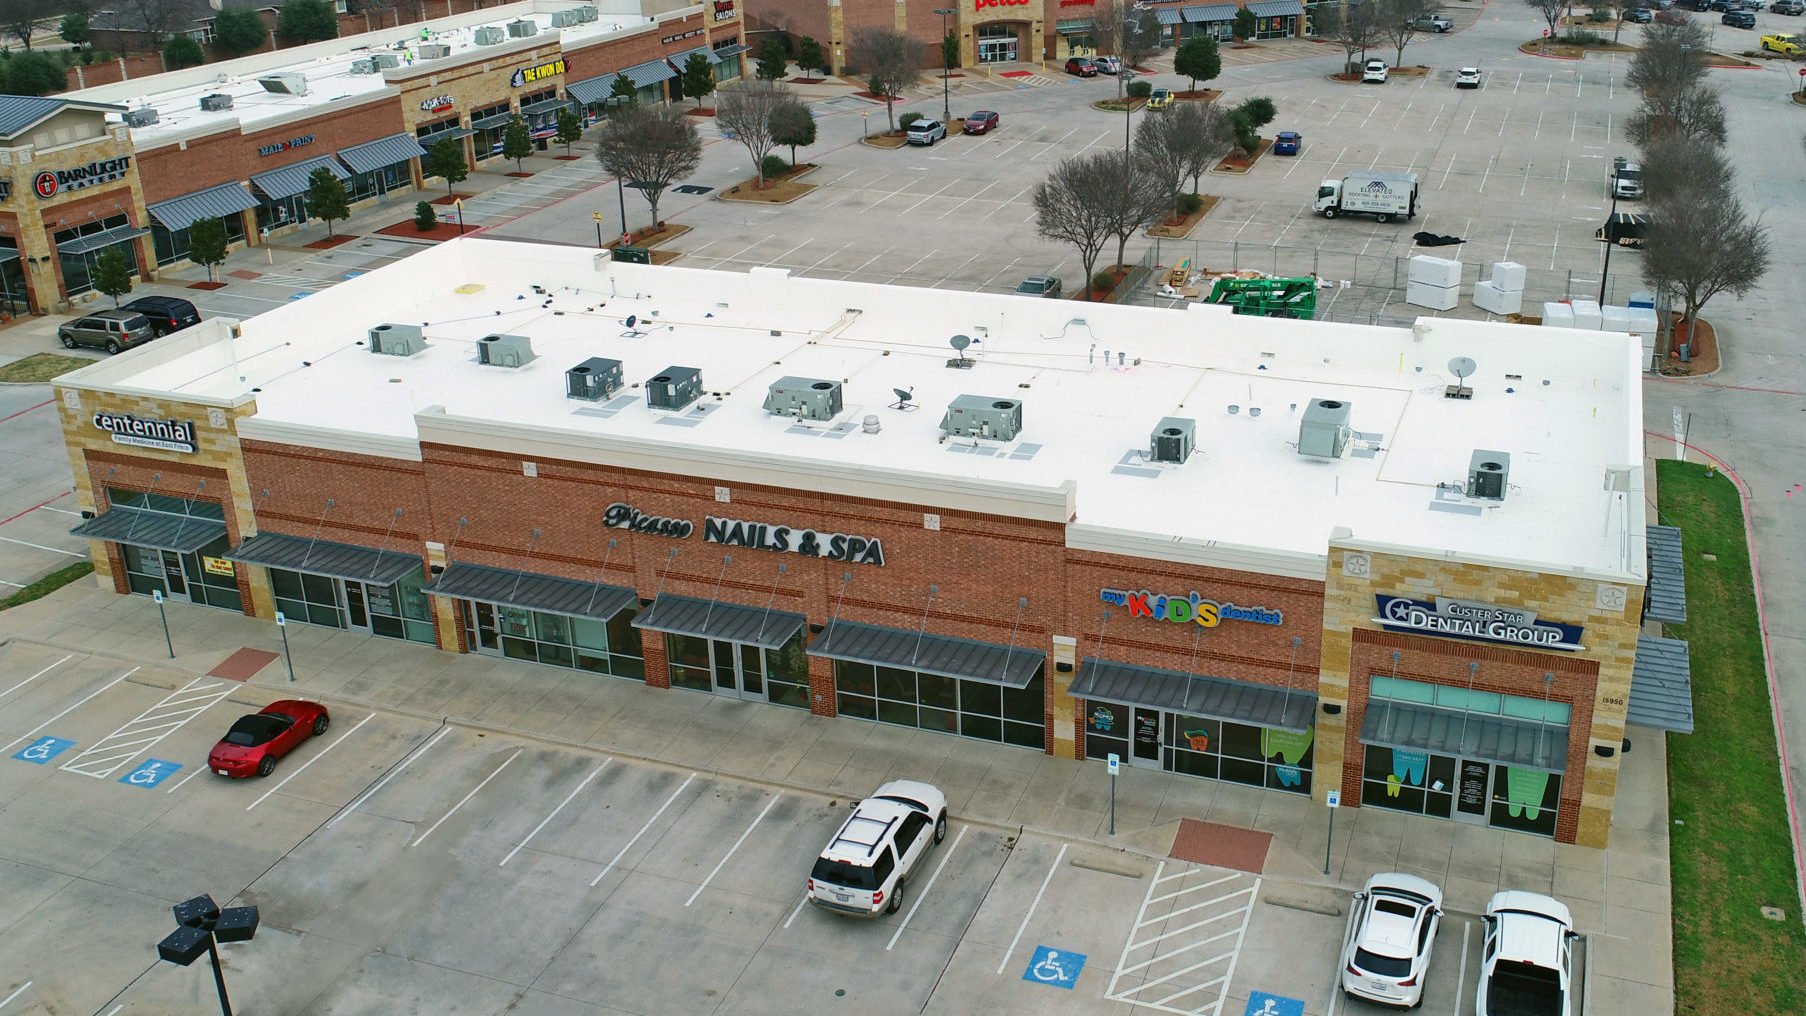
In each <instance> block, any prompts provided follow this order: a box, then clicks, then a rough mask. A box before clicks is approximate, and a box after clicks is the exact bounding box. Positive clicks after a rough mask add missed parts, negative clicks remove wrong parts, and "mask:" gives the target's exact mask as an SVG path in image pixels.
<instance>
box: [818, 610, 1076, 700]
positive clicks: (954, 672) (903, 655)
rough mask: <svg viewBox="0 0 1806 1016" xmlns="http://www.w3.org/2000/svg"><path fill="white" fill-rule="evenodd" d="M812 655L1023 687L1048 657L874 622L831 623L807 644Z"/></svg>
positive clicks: (1016, 647) (1020, 649) (1027, 651)
mask: <svg viewBox="0 0 1806 1016" xmlns="http://www.w3.org/2000/svg"><path fill="white" fill-rule="evenodd" d="M809 655H810V656H825V657H827V658H828V659H831V660H851V661H852V662H854V663H870V664H875V665H877V666H880V667H897V668H899V669H902V670H917V671H921V672H922V673H924V674H939V675H940V676H942V677H957V678H963V679H966V680H970V681H984V682H986V683H987V684H1000V685H1003V686H1004V687H1006V688H1025V687H1027V686H1028V683H1029V682H1030V681H1032V680H1034V679H1035V675H1036V674H1037V673H1039V672H1040V670H1041V667H1042V665H1043V664H1045V663H1046V662H1047V654H1046V653H1044V652H1042V651H1040V650H1038V649H1029V648H1027V647H1025V646H1004V645H998V644H997V643H995V642H979V641H978V640H976V639H959V638H950V637H948V636H945V635H929V634H927V633H925V632H913V631H904V630H903V629H901V628H880V627H879V626H877V625H875V624H856V623H854V622H852V621H835V622H834V623H832V624H830V625H828V630H827V631H825V632H823V633H822V634H821V637H820V638H817V639H816V640H815V642H814V643H813V644H812V645H810V646H809Z"/></svg>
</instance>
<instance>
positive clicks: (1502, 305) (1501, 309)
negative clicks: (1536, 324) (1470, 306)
mask: <svg viewBox="0 0 1806 1016" xmlns="http://www.w3.org/2000/svg"><path fill="white" fill-rule="evenodd" d="M1474 306H1476V307H1478V308H1480V309H1481V310H1484V311H1491V312H1492V313H1494V314H1516V313H1518V312H1519V311H1520V310H1522V309H1523V308H1524V292H1523V290H1519V289H1509V290H1508V289H1500V288H1499V284H1498V282H1497V281H1496V280H1495V281H1492V282H1476V283H1474Z"/></svg>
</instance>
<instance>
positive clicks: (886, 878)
mask: <svg viewBox="0 0 1806 1016" xmlns="http://www.w3.org/2000/svg"><path fill="white" fill-rule="evenodd" d="M946 838H947V796H946V795H945V794H943V793H941V792H940V790H938V789H936V788H935V787H933V786H931V785H930V784H927V783H918V782H916V781H914V780H892V781H891V782H889V783H886V784H885V785H883V786H881V787H879V788H878V792H877V793H875V794H873V795H872V796H871V797H868V798H866V799H865V800H863V801H855V802H853V814H852V815H851V816H850V817H848V819H847V820H846V823H845V824H844V825H842V826H841V827H840V830H839V831H838V832H836V833H835V834H834V838H833V839H831V840H829V841H828V845H827V847H826V848H824V849H823V850H822V852H821V856H820V857H818V858H816V860H815V867H814V868H813V869H812V870H811V871H810V872H809V902H810V903H813V904H814V905H816V906H818V907H821V908H822V909H824V910H832V911H835V912H836V913H841V914H850V915H852V916H854V917H876V916H878V915H879V914H890V913H895V912H896V910H897V908H898V907H899V906H901V905H902V904H903V886H904V883H906V882H908V881H909V880H910V879H911V878H912V877H914V876H915V873H916V870H917V869H918V868H920V867H921V866H922V859H923V858H925V857H927V856H928V848H929V847H931V846H933V845H934V844H936V843H939V842H941V841H942V840H944V839H946Z"/></svg>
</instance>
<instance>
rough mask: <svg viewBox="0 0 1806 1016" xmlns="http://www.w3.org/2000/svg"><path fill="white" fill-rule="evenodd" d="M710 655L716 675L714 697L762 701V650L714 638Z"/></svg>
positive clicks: (763, 671)
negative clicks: (725, 696)
mask: <svg viewBox="0 0 1806 1016" xmlns="http://www.w3.org/2000/svg"><path fill="white" fill-rule="evenodd" d="M709 656H710V659H711V664H712V666H713V669H714V672H715V694H717V695H729V696H732V697H734V698H743V699H755V700H757V701H760V702H763V701H765V651H764V650H762V649H760V648H759V647H758V646H753V645H743V644H741V643H737V642H728V641H726V640H724V639H714V640H712V641H710V642H709Z"/></svg>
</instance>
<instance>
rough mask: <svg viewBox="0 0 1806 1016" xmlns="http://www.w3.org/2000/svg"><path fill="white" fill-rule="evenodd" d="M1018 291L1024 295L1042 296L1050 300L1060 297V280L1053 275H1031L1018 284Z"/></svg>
mask: <svg viewBox="0 0 1806 1016" xmlns="http://www.w3.org/2000/svg"><path fill="white" fill-rule="evenodd" d="M1016 292H1017V293H1019V294H1021V295H1023V296H1040V297H1045V298H1047V299H1049V300H1058V299H1059V298H1060V280H1059V278H1058V277H1057V276H1053V275H1031V276H1029V277H1028V278H1026V279H1023V280H1022V282H1021V283H1020V284H1019V285H1017V286H1016Z"/></svg>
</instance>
